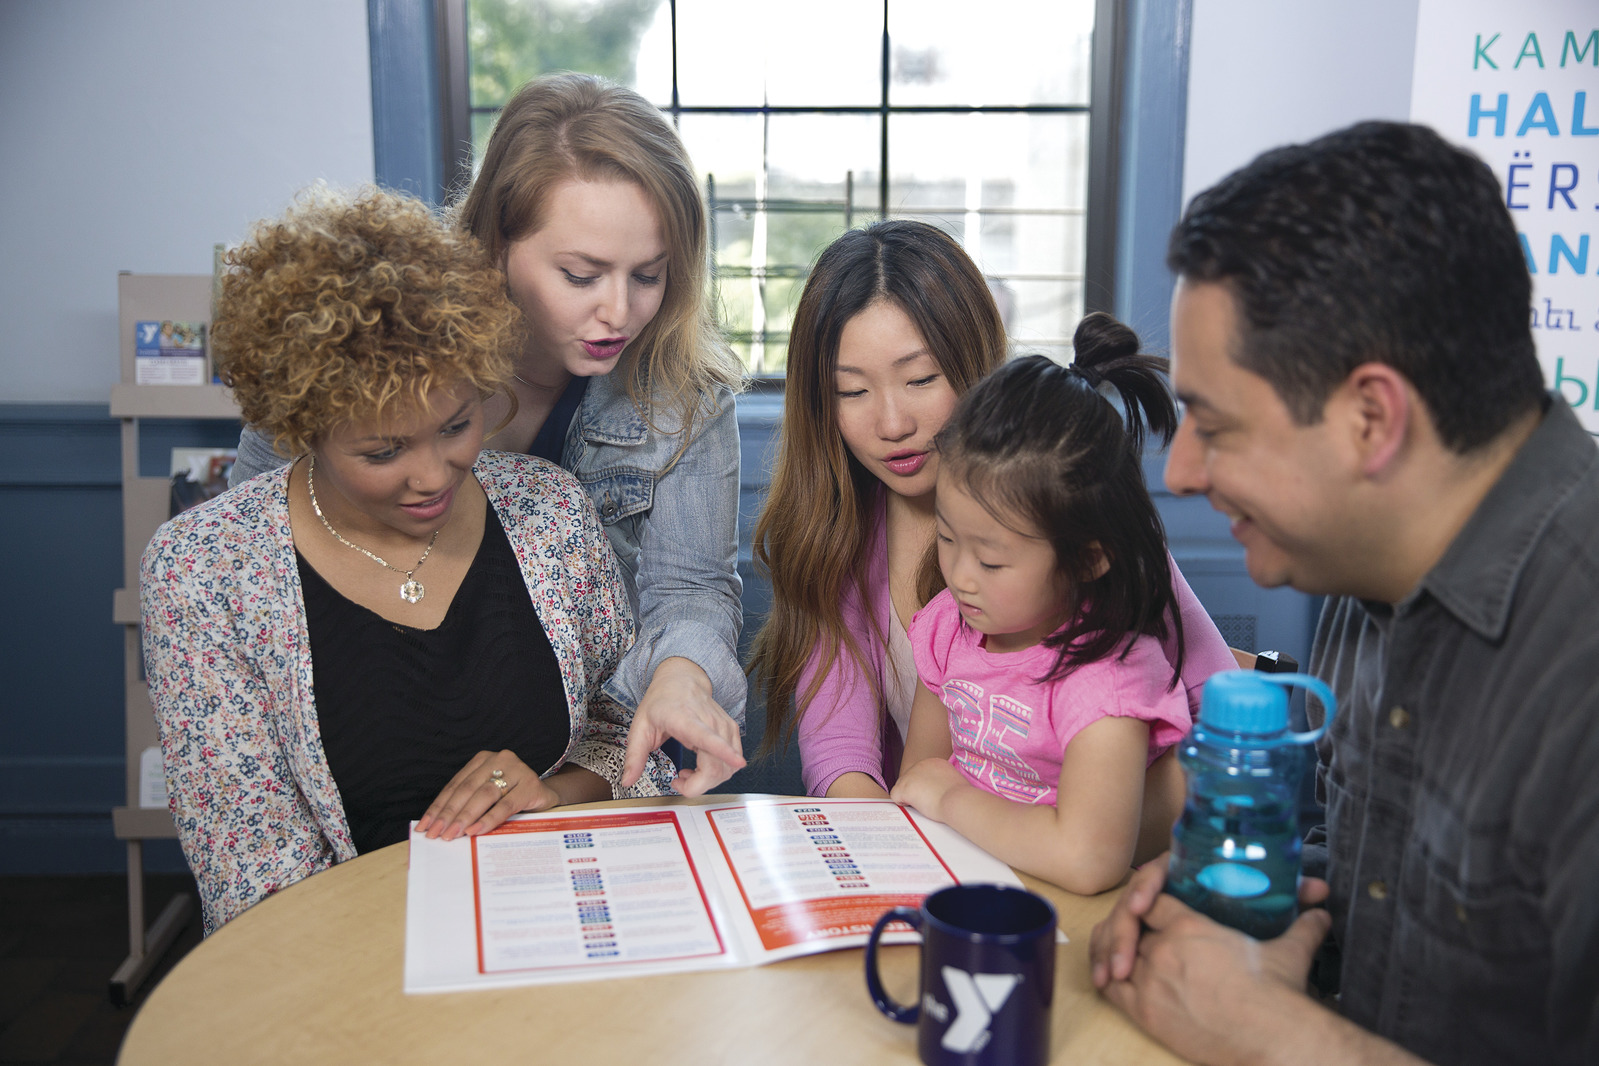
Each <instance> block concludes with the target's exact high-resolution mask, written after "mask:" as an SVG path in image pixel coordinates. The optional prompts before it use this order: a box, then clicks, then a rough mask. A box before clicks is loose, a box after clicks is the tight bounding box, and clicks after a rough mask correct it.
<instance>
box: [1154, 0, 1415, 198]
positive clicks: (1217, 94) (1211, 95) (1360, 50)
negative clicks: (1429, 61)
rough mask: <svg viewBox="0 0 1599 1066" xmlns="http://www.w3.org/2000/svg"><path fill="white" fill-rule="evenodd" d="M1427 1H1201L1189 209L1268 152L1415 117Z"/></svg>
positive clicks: (1187, 176)
mask: <svg viewBox="0 0 1599 1066" xmlns="http://www.w3.org/2000/svg"><path fill="white" fill-rule="evenodd" d="M1417 4H1418V0H1336V2H1332V3H1328V2H1314V3H1313V2H1309V0H1194V8H1193V31H1192V36H1191V38H1190V45H1191V49H1192V51H1191V52H1190V56H1189V68H1188V136H1187V141H1186V146H1185V148H1184V152H1183V202H1184V203H1185V204H1186V203H1187V202H1188V200H1189V199H1191V198H1192V197H1193V195H1194V194H1195V193H1196V192H1199V191H1200V190H1201V189H1205V188H1207V187H1209V186H1210V185H1212V184H1214V183H1215V182H1216V181H1217V179H1219V178H1221V177H1223V176H1225V175H1226V174H1228V173H1229V172H1231V171H1233V170H1235V169H1237V168H1238V167H1240V166H1242V165H1243V164H1245V163H1247V162H1249V161H1250V160H1251V159H1253V158H1254V157H1255V156H1256V155H1258V154H1260V153H1261V152H1262V151H1264V150H1266V149H1267V148H1273V147H1276V146H1277V145H1280V144H1288V143H1291V142H1295V141H1305V140H1309V139H1310V138H1313V137H1316V136H1318V135H1320V134H1323V133H1327V132H1329V131H1331V130H1335V129H1338V128H1340V127H1342V126H1347V125H1349V124H1350V123H1353V122H1358V121H1360V120H1361V119H1395V120H1399V121H1406V120H1408V118H1409V116H1410V80H1411V68H1412V67H1413V66H1414V53H1415V47H1416V9H1417Z"/></svg>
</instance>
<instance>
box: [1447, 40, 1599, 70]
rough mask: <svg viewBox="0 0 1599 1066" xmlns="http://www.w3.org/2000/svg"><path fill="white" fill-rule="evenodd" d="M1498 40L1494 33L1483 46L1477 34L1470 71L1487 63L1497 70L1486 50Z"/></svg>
mask: <svg viewBox="0 0 1599 1066" xmlns="http://www.w3.org/2000/svg"><path fill="white" fill-rule="evenodd" d="M1498 39H1499V35H1498V34H1497V33H1496V34H1494V35H1493V36H1492V37H1490V38H1488V43H1487V44H1483V43H1482V34H1480V33H1479V34H1477V51H1476V52H1475V53H1474V54H1473V55H1472V57H1471V69H1472V70H1476V69H1477V66H1478V64H1479V63H1487V64H1488V65H1489V66H1490V67H1493V68H1494V69H1495V70H1498V69H1499V64H1498V63H1495V62H1494V61H1493V57H1492V56H1490V55H1489V54H1488V49H1490V48H1492V47H1493V46H1494V42H1495V41H1497V40H1498ZM1563 58H1564V53H1562V59H1563ZM1579 59H1580V57H1579Z"/></svg>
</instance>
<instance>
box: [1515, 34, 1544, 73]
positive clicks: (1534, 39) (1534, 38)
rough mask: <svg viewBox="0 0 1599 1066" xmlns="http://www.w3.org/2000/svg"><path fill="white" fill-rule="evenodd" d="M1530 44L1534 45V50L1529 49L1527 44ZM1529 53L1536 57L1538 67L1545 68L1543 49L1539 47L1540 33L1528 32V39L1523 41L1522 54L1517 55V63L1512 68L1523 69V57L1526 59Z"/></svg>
mask: <svg viewBox="0 0 1599 1066" xmlns="http://www.w3.org/2000/svg"><path fill="white" fill-rule="evenodd" d="M1528 45H1531V46H1532V51H1531V52H1529V51H1527V46H1528ZM1529 55H1530V56H1532V57H1533V58H1534V59H1536V60H1537V61H1538V69H1539V70H1542V69H1543V51H1542V50H1541V49H1539V47H1538V35H1537V34H1536V33H1529V34H1527V39H1526V40H1525V41H1522V42H1521V54H1520V55H1519V56H1517V57H1516V65H1515V66H1514V67H1512V68H1511V69H1512V70H1520V69H1521V61H1522V60H1523V59H1526V58H1527V57H1528V56H1529Z"/></svg>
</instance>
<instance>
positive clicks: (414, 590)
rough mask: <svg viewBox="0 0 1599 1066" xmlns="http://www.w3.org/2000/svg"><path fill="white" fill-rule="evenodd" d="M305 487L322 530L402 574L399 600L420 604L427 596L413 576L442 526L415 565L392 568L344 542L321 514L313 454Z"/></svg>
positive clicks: (326, 517)
mask: <svg viewBox="0 0 1599 1066" xmlns="http://www.w3.org/2000/svg"><path fill="white" fill-rule="evenodd" d="M305 487H306V489H307V490H309V492H310V493H311V510H313V511H315V512H316V516H317V517H318V518H320V519H321V520H322V528H323V529H325V530H327V531H328V532H329V533H332V534H333V539H334V540H336V541H338V542H339V543H340V544H342V545H344V546H345V547H346V548H354V549H355V550H356V551H358V552H360V553H361V554H362V555H364V556H366V557H367V558H368V559H371V560H372V561H373V562H374V563H377V564H379V565H380V566H383V567H385V568H386V569H389V570H393V571H394V572H395V573H396V574H404V575H405V583H404V584H402V585H401V586H400V599H402V600H404V601H405V602H406V603H420V602H421V601H422V597H423V596H424V595H426V594H427V590H426V589H424V588H423V587H422V582H420V581H418V580H417V579H416V577H415V576H414V575H415V574H416V572H417V571H418V570H420V569H422V564H423V563H425V562H427V561H428V556H429V555H431V554H432V553H433V545H434V543H435V542H436V541H437V540H438V539H439V530H441V529H443V528H444V527H443V526H440V527H439V529H435V530H434V531H433V536H432V537H430V538H429V539H428V546H427V548H426V549H425V550H424V551H423V552H422V558H420V559H418V560H417V561H416V565H415V566H413V567H411V569H409V570H401V569H400V568H399V567H397V566H394V565H393V564H391V563H390V562H388V561H387V560H386V559H382V558H380V557H378V556H376V555H373V554H372V553H371V552H369V551H367V550H366V549H365V548H363V547H361V546H360V545H359V544H353V543H351V542H350V541H347V540H345V539H344V538H343V537H342V536H340V535H339V531H338V530H336V529H334V528H333V526H332V525H331V524H330V523H329V522H328V516H327V515H325V514H323V513H322V505H321V504H319V503H317V502H316V453H315V452H312V453H311V463H310V465H309V466H307V467H306V470H305Z"/></svg>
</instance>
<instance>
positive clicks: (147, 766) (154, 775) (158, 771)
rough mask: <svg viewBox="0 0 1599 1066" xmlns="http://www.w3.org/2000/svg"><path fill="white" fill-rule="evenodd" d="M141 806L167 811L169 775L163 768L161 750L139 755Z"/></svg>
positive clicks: (147, 749) (144, 752)
mask: <svg viewBox="0 0 1599 1066" xmlns="http://www.w3.org/2000/svg"><path fill="white" fill-rule="evenodd" d="M139 806H141V807H155V808H160V809H162V810H165V809H166V806H167V775H166V771H165V770H163V769H162V766H161V749H160V748H145V749H144V750H143V751H141V752H140V753H139Z"/></svg>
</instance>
